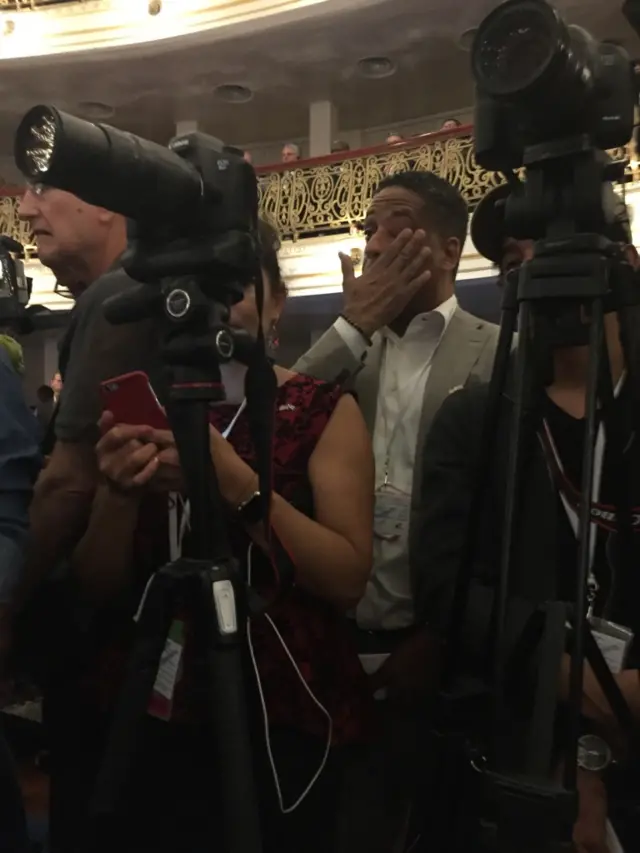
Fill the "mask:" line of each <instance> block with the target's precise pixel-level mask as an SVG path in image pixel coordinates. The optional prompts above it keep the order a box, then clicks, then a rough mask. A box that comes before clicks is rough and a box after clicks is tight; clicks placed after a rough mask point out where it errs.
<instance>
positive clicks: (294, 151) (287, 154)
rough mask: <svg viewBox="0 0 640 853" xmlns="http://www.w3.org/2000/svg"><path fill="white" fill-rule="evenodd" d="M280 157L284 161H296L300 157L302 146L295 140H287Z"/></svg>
mask: <svg viewBox="0 0 640 853" xmlns="http://www.w3.org/2000/svg"><path fill="white" fill-rule="evenodd" d="M280 159H281V161H282V162H283V163H296V162H297V161H298V160H299V159H300V146H299V145H296V143H295V142H285V144H284V145H283V146H282V156H281V158H280Z"/></svg>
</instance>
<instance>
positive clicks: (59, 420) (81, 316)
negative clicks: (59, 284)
mask: <svg viewBox="0 0 640 853" xmlns="http://www.w3.org/2000/svg"><path fill="white" fill-rule="evenodd" d="M135 284H136V282H134V281H133V279H131V278H129V276H128V275H127V274H126V273H125V272H124V270H122V269H114V270H112V271H110V272H108V273H106V274H105V275H103V276H101V277H100V278H99V279H98V280H97V281H95V282H94V283H93V284H92V285H91V286H90V287H88V288H87V290H85V292H84V293H83V294H82V295H81V296H80V297H79V299H78V301H77V302H76V304H75V307H74V309H73V311H72V315H71V320H70V323H69V327H68V329H67V332H66V334H65V336H64V339H63V340H62V342H61V344H60V372H61V374H62V379H63V382H64V386H63V391H62V394H61V395H60V403H59V406H58V411H57V413H56V418H55V436H56V439H60V441H68V442H91V443H95V442H96V441H97V439H98V420H99V419H100V415H101V414H102V399H101V396H100V383H101V382H104V381H105V380H107V379H112V378H113V377H114V376H121V375H122V374H124V373H130V372H132V371H134V370H142V371H144V372H145V373H146V374H147V375H148V376H149V378H150V379H151V382H152V384H153V385H154V387H156V386H157V385H158V384H159V383H161V376H162V372H161V371H162V368H161V363H160V340H159V336H158V331H157V322H156V321H155V319H148V320H142V321H138V322H135V323H126V324H123V325H118V326H116V325H112V324H111V323H109V322H108V320H107V319H106V317H105V316H104V311H103V304H104V302H105V300H106V299H108V298H109V297H110V296H116V295H119V294H121V293H126V292H127V290H128V289H129V288H131V287H132V286H134V285H135ZM156 390H158V391H159V395H160V396H162V393H161V390H162V389H161V388H160V389H158V388H156Z"/></svg>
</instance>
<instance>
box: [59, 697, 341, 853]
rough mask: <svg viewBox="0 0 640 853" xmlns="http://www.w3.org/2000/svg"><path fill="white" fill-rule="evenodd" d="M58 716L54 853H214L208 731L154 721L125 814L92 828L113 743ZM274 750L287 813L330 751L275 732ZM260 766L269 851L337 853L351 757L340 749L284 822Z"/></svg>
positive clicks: (216, 813) (215, 781)
mask: <svg viewBox="0 0 640 853" xmlns="http://www.w3.org/2000/svg"><path fill="white" fill-rule="evenodd" d="M65 706H66V708H62V709H57V710H58V711H60V712H61V713H56V714H53V715H52V713H51V708H49V712H48V714H47V717H48V720H47V722H48V725H49V732H50V740H51V814H50V818H51V834H50V838H51V841H50V844H51V853H107V851H109V853H112V851H113V850H116V849H117V850H118V851H119V853H176V851H177V850H179V851H180V853H205V851H206V853H212V851H215V850H216V849H220V850H222V844H221V841H220V844H219V845H218V847H216V839H219V840H221V839H222V825H221V821H222V813H221V801H220V788H219V785H220V784H221V782H220V779H219V776H218V774H217V773H216V772H215V767H214V766H213V762H212V759H211V756H212V754H213V751H212V749H211V744H210V740H209V733H208V732H205V731H196V730H194V729H192V728H189V729H185V728H181V727H179V726H175V725H173V724H167V723H163V722H160V721H157V720H154V719H151V718H149V719H147V720H145V721H144V723H143V724H142V726H141V739H140V742H139V745H138V755H137V756H136V760H135V762H134V766H133V770H132V775H131V778H130V782H129V785H128V788H127V792H126V795H125V799H124V804H123V807H122V809H121V810H120V812H119V814H118V815H117V817H116V818H115V819H114V820H113V821H109V823H108V824H105V825H103V826H99V827H96V826H95V825H93V824H92V823H91V822H90V820H89V806H90V799H91V794H92V792H93V784H94V781H95V778H96V774H97V771H98V769H99V767H100V761H101V758H102V753H103V749H104V744H105V739H106V726H105V725H104V722H103V721H98V720H97V719H96V718H95V716H91V715H89V714H78V710H79V709H78V707H77V706H76V707H75V709H73V710H72V708H71V707H70V705H69V703H68V702H67V703H65ZM271 745H272V750H273V753H274V757H275V761H276V766H277V769H278V772H279V779H280V786H281V789H282V793H283V797H284V801H285V805H288V804H290V803H292V802H293V801H295V800H296V799H297V798H298V796H299V794H300V793H301V792H302V791H303V790H304V789H305V788H306V786H307V784H308V782H309V780H310V778H311V777H312V776H313V773H314V771H315V769H316V768H317V767H318V766H319V764H320V761H321V759H322V755H323V751H324V743H322V741H321V739H316V738H314V737H311V736H309V735H306V734H304V733H302V732H298V731H294V730H292V729H274V730H272V732H271ZM257 764H258V769H257V773H258V788H259V796H260V804H261V807H262V815H261V818H262V831H263V850H264V853H300V851H302V850H304V851H305V853H331V851H332V850H333V849H334V836H335V820H336V814H337V808H338V794H339V791H340V788H341V782H342V765H343V754H342V752H341V751H340V750H332V753H331V755H330V759H329V762H328V764H327V766H326V767H325V769H324V771H323V773H322V774H321V776H320V778H319V779H318V781H317V782H316V784H315V785H314V787H313V789H312V790H311V792H310V793H309V795H308V796H307V797H306V798H305V800H304V801H303V802H302V803H301V805H300V806H299V807H298V808H297V809H296V810H295V811H294V812H293V813H292V814H290V815H283V814H282V813H281V811H280V808H279V805H278V803H277V800H276V796H275V789H274V785H273V780H272V777H271V776H270V775H269V772H268V771H267V770H266V768H265V765H264V762H262V761H259V762H257Z"/></svg>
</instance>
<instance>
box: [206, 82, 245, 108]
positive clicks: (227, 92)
mask: <svg viewBox="0 0 640 853" xmlns="http://www.w3.org/2000/svg"><path fill="white" fill-rule="evenodd" d="M215 93H216V95H217V96H218V98H220V100H221V101H226V102H227V103H228V104H246V103H247V102H248V101H250V100H251V99H252V98H253V92H252V91H251V89H249V87H248V86H240V85H238V84H237V83H223V84H222V86H216V88H215Z"/></svg>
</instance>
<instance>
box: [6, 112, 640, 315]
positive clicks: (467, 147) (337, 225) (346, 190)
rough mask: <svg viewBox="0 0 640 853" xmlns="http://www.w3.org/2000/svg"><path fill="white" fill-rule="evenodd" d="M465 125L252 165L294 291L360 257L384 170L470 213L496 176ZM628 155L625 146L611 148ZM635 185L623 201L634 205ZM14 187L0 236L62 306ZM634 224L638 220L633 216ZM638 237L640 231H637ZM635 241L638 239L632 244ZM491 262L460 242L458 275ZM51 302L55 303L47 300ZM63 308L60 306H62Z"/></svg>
mask: <svg viewBox="0 0 640 853" xmlns="http://www.w3.org/2000/svg"><path fill="white" fill-rule="evenodd" d="M471 133H472V128H471V127H461V128H458V129H457V130H456V131H454V132H448V133H447V132H445V133H432V134H425V135H423V136H419V137H414V138H413V139H409V140H406V141H405V142H402V143H399V144H396V145H393V146H379V147H376V148H370V149H365V150H359V151H353V152H350V153H349V154H348V155H347V156H345V155H344V153H340V154H333V155H329V156H326V157H321V158H316V159H314V160H303V161H299V162H298V163H296V164H293V166H292V164H278V165H274V166H264V167H259V168H258V169H257V170H256V171H257V174H258V182H259V193H260V212H261V215H262V216H264V217H265V218H266V219H267V220H268V221H270V222H271V223H273V224H274V225H275V226H276V228H277V229H278V231H279V233H280V234H281V236H282V237H283V239H284V241H285V242H284V245H283V251H282V261H283V268H284V273H285V275H286V276H287V278H288V280H289V283H290V289H291V291H292V293H293V294H294V295H296V294H299V295H302V294H310V293H317V294H320V293H326V292H332V291H334V292H335V291H336V290H339V289H340V277H339V267H338V264H337V260H336V253H337V251H338V249H340V250H342V251H347V252H351V254H352V257H353V258H354V261H355V262H356V265H357V262H358V260H359V259H361V257H362V251H361V249H362V242H361V238H360V236H359V235H358V234H357V226H358V224H359V223H360V222H361V221H362V220H363V218H364V216H365V213H366V210H367V207H368V206H369V203H370V201H371V198H372V195H373V193H374V191H375V188H376V186H377V185H378V184H379V182H380V181H381V180H382V179H383V178H384V177H386V176H387V175H390V174H393V173H394V172H399V171H403V170H406V169H416V170H429V171H433V172H435V173H436V174H438V175H440V176H441V177H443V178H445V179H446V180H448V181H449V182H450V183H452V184H453V185H454V186H455V187H457V188H458V189H459V190H460V192H461V193H462V195H463V196H464V198H465V199H466V201H467V203H468V205H469V207H470V209H471V210H473V208H475V207H476V205H477V204H478V202H479V201H480V200H481V199H482V198H483V197H484V195H485V194H486V193H487V192H488V191H489V190H490V189H491V188H492V187H494V186H496V185H497V184H499V183H500V182H501V181H502V178H501V177H500V176H499V175H497V174H494V173H490V172H486V171H484V170H483V169H481V168H480V167H479V166H478V165H477V163H476V162H475V159H474V155H473V138H472V135H471ZM611 153H612V154H613V155H614V156H615V157H616V158H623V157H626V158H627V159H630V157H631V154H630V151H625V150H624V149H619V150H616V151H615V152H611ZM639 178H640V174H639V172H638V164H637V163H636V162H632V163H630V165H629V167H628V180H629V181H633V182H635V181H637V180H638V179H639ZM634 196H635V192H634V188H632V190H631V191H630V192H629V194H628V199H629V200H630V202H631V203H632V204H634V206H635V198H634ZM18 202H19V190H18V189H16V188H13V189H11V188H5V189H4V190H0V233H3V234H10V235H11V236H12V237H14V238H15V239H16V240H18V241H19V242H20V243H22V244H23V245H24V246H25V247H26V250H27V257H28V259H29V260H30V261H31V263H29V268H30V270H29V274H31V275H33V276H34V279H35V284H36V292H37V293H38V301H41V302H43V303H44V304H47V305H48V306H49V307H52V308H53V307H62V305H61V304H58V303H57V298H56V297H55V296H54V295H53V294H52V293H50V290H51V291H52V285H53V281H52V278H51V275H50V273H49V272H48V271H45V270H44V269H43V268H42V267H41V266H40V265H39V264H38V263H37V259H36V252H35V246H34V245H33V238H32V235H31V233H30V231H29V228H28V227H27V225H26V224H25V223H23V222H20V220H19V219H18V216H17V211H18ZM635 219H636V221H635V223H634V224H635V225H636V227H638V226H639V225H640V217H635ZM639 236H640V235H639ZM636 242H637V241H636ZM490 272H491V267H490V264H488V262H484V259H479V258H478V256H477V255H476V254H475V252H474V249H473V247H472V246H471V245H470V244H469V243H468V244H467V246H466V247H465V252H464V255H463V261H462V264H461V268H460V276H459V277H460V278H465V277H466V278H476V277H478V276H482V275H487V274H490ZM54 302H56V304H55V305H54V304H53V303H54ZM65 307H66V306H65Z"/></svg>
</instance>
